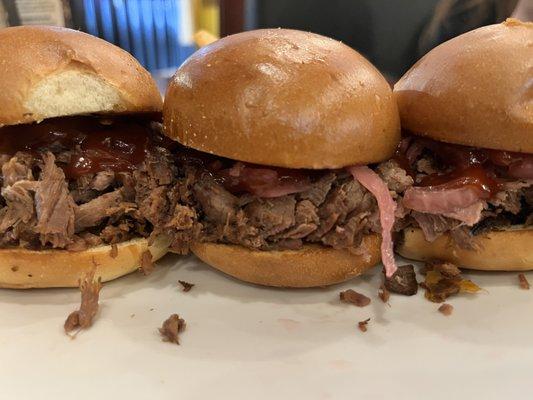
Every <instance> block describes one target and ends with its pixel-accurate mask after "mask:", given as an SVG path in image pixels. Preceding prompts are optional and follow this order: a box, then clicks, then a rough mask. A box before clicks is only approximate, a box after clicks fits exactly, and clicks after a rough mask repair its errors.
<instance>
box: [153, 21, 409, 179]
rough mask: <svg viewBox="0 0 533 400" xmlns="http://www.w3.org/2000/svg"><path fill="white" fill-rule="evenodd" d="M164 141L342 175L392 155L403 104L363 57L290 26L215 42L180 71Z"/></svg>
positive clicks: (169, 97)
mask: <svg viewBox="0 0 533 400" xmlns="http://www.w3.org/2000/svg"><path fill="white" fill-rule="evenodd" d="M163 120H164V126H165V132H166V134H167V135H168V136H169V137H171V138H173V139H175V140H177V141H179V142H180V143H182V144H183V145H185V146H189V147H192V148H194V149H197V150H200V151H204V152H208V153H212V154H216V155H218V156H224V157H228V158H231V159H236V160H241V161H247V162H252V163H256V164H263V165H272V166H279V167H287V168H316V169H322V168H340V167H344V166H347V165H352V164H367V163H371V162H378V161H381V160H384V159H386V158H388V157H389V156H391V155H392V153H393V152H394V149H395V147H396V145H397V143H398V141H399V136H400V127H399V116H398V110H397V106H396V103H395V101H394V99H393V96H392V91H391V89H390V87H389V85H388V83H387V81H386V80H385V78H384V77H383V76H382V75H381V74H380V73H379V72H378V70H377V69H376V68H375V67H374V66H373V65H372V64H371V63H370V62H368V61H367V60H366V59H365V58H364V57H363V56H361V55H360V54H359V53H357V52H356V51H354V50H352V49H351V48H349V47H348V46H346V45H344V44H342V43H340V42H338V41H335V40H333V39H329V38H326V37H323V36H319V35H315V34H312V33H307V32H300V31H295V30H287V29H264V30H256V31H249V32H243V33H239V34H236V35H232V36H228V37H225V38H223V39H221V40H218V41H216V42H214V43H212V44H210V45H208V46H206V47H204V48H202V49H201V50H199V51H198V52H196V53H195V54H194V55H193V56H192V57H190V58H189V59H188V60H187V61H186V62H185V63H184V64H183V65H182V66H181V67H180V68H179V69H178V71H177V72H176V74H175V75H174V77H173V79H172V80H171V82H170V85H169V87H168V89H167V94H166V97H165V104H164V107H163Z"/></svg>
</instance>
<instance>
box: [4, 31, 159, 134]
mask: <svg viewBox="0 0 533 400" xmlns="http://www.w3.org/2000/svg"><path fill="white" fill-rule="evenodd" d="M161 108H162V100H161V95H160V94H159V91H158V89H157V86H156V84H155V82H154V80H153V79H152V77H151V76H150V74H149V73H148V71H146V70H145V69H144V68H143V67H142V66H141V65H140V64H139V63H138V62H137V60H136V59H135V58H133V57H132V56H131V55H130V54H129V53H127V52H126V51H124V50H122V49H120V48H118V47H116V46H114V45H112V44H111V43H108V42H106V41H104V40H101V39H98V38H96V37H94V36H91V35H88V34H85V33H82V32H79V31H74V30H71V29H65V28H57V27H50V26H20V27H13V28H6V29H2V30H0V126H3V125H14V124H20V123H28V122H34V121H41V120H43V119H45V118H51V117H59V116H67V115H77V114H87V113H137V112H160V111H161Z"/></svg>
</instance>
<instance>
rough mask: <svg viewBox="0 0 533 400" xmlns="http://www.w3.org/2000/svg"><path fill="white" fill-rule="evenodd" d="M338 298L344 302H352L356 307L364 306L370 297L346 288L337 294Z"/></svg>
mask: <svg viewBox="0 0 533 400" xmlns="http://www.w3.org/2000/svg"><path fill="white" fill-rule="evenodd" d="M339 297H340V300H341V301H343V302H345V303H350V304H353V305H355V306H357V307H365V306H367V305H369V304H370V298H369V297H366V296H365V295H364V294H361V293H357V292H356V291H355V290H352V289H348V290H345V291H344V292H340V294H339Z"/></svg>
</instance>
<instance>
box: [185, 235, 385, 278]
mask: <svg viewBox="0 0 533 400" xmlns="http://www.w3.org/2000/svg"><path fill="white" fill-rule="evenodd" d="M380 244H381V239H380V238H379V236H377V235H368V236H365V237H364V238H363V242H362V244H361V247H360V248H359V250H360V251H361V254H356V253H354V252H350V251H348V250H335V249H333V248H332V247H325V246H321V245H305V246H304V247H303V248H302V249H300V250H283V251H258V250H249V249H247V248H245V247H242V246H234V245H226V244H216V243H197V244H195V245H194V246H193V248H192V251H193V253H194V254H196V256H198V258H200V260H202V261H203V262H205V263H206V264H209V265H211V266H213V267H215V268H216V269H218V270H220V271H222V272H225V273H226V274H228V275H231V276H233V277H235V278H237V279H240V280H242V281H245V282H250V283H256V284H258V285H265V286H278V287H295V288H296V287H299V288H304V287H315V286H326V285H332V284H334V283H339V282H344V281H346V280H348V279H351V278H353V277H354V276H357V275H361V274H362V273H363V272H365V271H367V270H368V269H370V268H371V267H373V266H374V265H376V264H377V263H379V261H380V259H381V252H380Z"/></svg>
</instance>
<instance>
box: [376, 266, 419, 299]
mask: <svg viewBox="0 0 533 400" xmlns="http://www.w3.org/2000/svg"><path fill="white" fill-rule="evenodd" d="M384 285H385V288H386V289H388V290H389V291H390V292H393V293H398V294H403V295H404V296H413V295H415V294H416V293H417V292H418V282H417V280H416V273H415V267H414V266H413V265H412V264H408V265H400V266H398V269H397V270H396V272H395V273H394V275H392V276H391V277H390V278H387V277H386V276H385V281H384Z"/></svg>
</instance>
